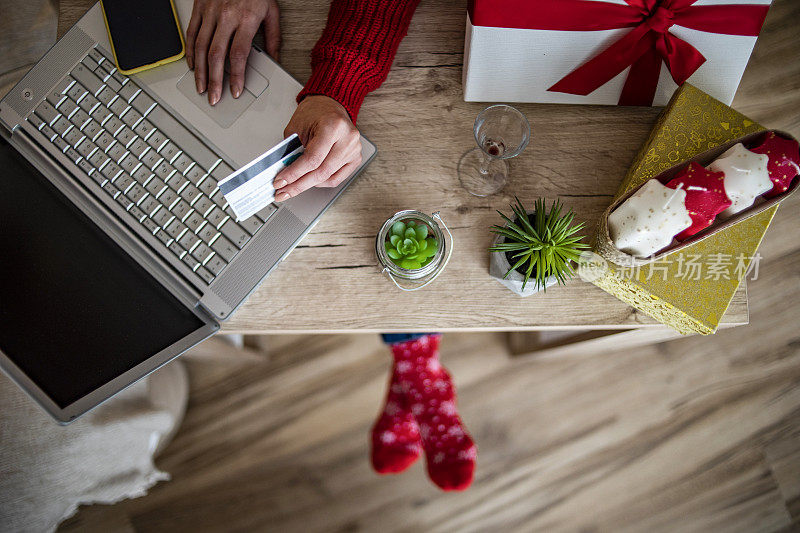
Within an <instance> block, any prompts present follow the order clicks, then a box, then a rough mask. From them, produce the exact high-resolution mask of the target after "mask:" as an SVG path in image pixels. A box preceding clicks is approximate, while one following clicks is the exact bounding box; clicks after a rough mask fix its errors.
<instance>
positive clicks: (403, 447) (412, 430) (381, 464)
mask: <svg viewBox="0 0 800 533" xmlns="http://www.w3.org/2000/svg"><path fill="white" fill-rule="evenodd" d="M421 453H422V442H421V438H420V435H419V426H417V422H416V420H414V416H413V415H412V414H411V411H410V408H409V405H408V403H407V402H406V398H405V393H404V392H403V388H402V386H401V385H400V383H399V380H398V375H397V371H396V370H393V372H392V379H391V381H390V382H389V390H388V392H387V394H386V404H385V405H384V408H383V412H382V413H381V414H380V415H379V416H378V420H377V421H375V425H374V426H373V427H372V454H371V458H372V467H373V468H374V469H375V471H376V472H378V473H380V474H396V473H398V472H402V471H403V470H405V469H406V468H408V467H409V466H411V464H412V463H413V462H414V461H416V460H417V458H418V457H419V456H420V454H421Z"/></svg>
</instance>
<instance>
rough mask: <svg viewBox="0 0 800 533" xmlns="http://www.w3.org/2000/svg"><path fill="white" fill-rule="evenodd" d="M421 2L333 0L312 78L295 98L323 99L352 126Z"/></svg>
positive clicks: (315, 54) (314, 57) (313, 60)
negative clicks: (341, 108)
mask: <svg viewBox="0 0 800 533" xmlns="http://www.w3.org/2000/svg"><path fill="white" fill-rule="evenodd" d="M417 4H419V0H333V3H331V9H330V12H329V13H328V24H327V26H326V27H325V30H324V31H323V33H322V37H321V38H320V40H319V41H318V42H317V44H316V46H314V49H313V50H312V51H311V71H312V72H311V78H309V80H308V83H306V86H305V87H304V88H303V90H302V91H301V92H300V94H299V95H298V96H297V101H298V102H300V101H302V100H303V98H305V97H306V96H308V95H311V94H322V95H325V96H329V97H331V98H333V99H334V100H336V101H337V102H339V103H340V104H342V105H343V106H344V108H345V109H347V112H348V113H349V114H350V117H351V118H352V119H353V122H355V121H356V118H357V116H358V110H359V109H360V107H361V103H362V102H363V101H364V97H365V96H366V95H367V93H368V92H370V91H374V90H375V89H377V88H378V87H380V85H381V84H382V83H383V82H384V80H386V76H387V75H388V74H389V69H390V68H391V66H392V61H393V60H394V56H395V53H396V52H397V48H398V46H400V41H401V40H402V39H403V37H405V35H406V33H407V32H408V25H409V23H410V22H411V17H412V15H413V14H414V10H415V9H416V8H417Z"/></svg>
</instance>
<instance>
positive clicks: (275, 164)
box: [217, 134, 303, 222]
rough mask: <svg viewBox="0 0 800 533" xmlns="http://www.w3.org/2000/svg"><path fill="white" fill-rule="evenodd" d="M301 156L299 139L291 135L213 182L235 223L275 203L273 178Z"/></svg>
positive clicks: (301, 150)
mask: <svg viewBox="0 0 800 533" xmlns="http://www.w3.org/2000/svg"><path fill="white" fill-rule="evenodd" d="M302 153H303V145H302V143H301V142H300V138H299V137H298V136H297V135H296V134H295V135H291V136H289V137H287V138H286V139H284V140H283V142H281V143H280V144H279V145H277V146H275V147H274V148H271V149H270V150H268V151H267V152H265V153H264V154H262V155H260V156H258V157H257V158H255V159H253V160H252V161H250V162H249V163H247V164H246V165H245V166H243V167H242V168H240V169H239V170H237V171H236V172H234V173H233V174H231V175H230V176H228V177H227V178H224V179H222V180H220V182H219V183H217V186H218V187H219V190H220V191H222V194H223V196H225V199H226V200H227V201H228V203H229V204H230V206H231V209H233V212H234V213H235V214H236V220H237V222H239V221H242V220H245V219H248V218H250V217H251V216H253V215H254V214H256V213H258V212H259V211H261V210H262V209H264V208H265V207H267V206H268V205H269V204H271V203H272V202H274V201H275V187H273V186H272V182H273V180H274V179H275V176H277V175H278V172H280V171H281V170H283V169H284V168H286V167H287V166H289V165H290V164H291V163H292V162H293V161H294V160H295V159H297V158H298V157H300V154H302Z"/></svg>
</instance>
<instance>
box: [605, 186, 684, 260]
mask: <svg viewBox="0 0 800 533" xmlns="http://www.w3.org/2000/svg"><path fill="white" fill-rule="evenodd" d="M685 198H686V191H684V190H683V189H681V188H678V189H670V188H669V187H666V186H665V185H663V184H662V183H661V182H659V181H658V180H654V179H651V180H649V181H647V182H646V183H645V184H644V185H642V187H641V188H640V189H639V190H638V191H636V192H635V193H634V194H633V195H631V197H630V198H628V199H627V200H625V201H624V202H623V203H622V205H620V206H619V207H617V208H616V209H615V210H614V211H613V212H612V213H611V214H610V215H609V216H608V229H609V233H610V234H611V239H612V240H613V241H614V245H615V246H616V247H617V248H619V249H620V250H622V251H623V252H625V253H629V254H631V255H634V256H637V257H649V256H651V255H653V254H654V253H656V252H658V251H659V250H661V249H662V248H665V247H667V246H669V244H670V243H671V242H672V239H673V238H674V237H675V235H677V234H678V233H680V232H681V231H683V230H685V229H686V228H688V227H689V226H691V225H692V219H691V217H689V211H688V210H687V209H686V206H685V205H684V199H685Z"/></svg>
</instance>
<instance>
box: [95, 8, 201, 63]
mask: <svg viewBox="0 0 800 533" xmlns="http://www.w3.org/2000/svg"><path fill="white" fill-rule="evenodd" d="M169 5H170V7H171V8H172V16H173V18H174V19H175V26H176V27H177V28H178V35H180V37H181V51H180V52H179V53H177V54H175V55H174V56H172V57H167V58H164V59H159V60H158V61H156V62H155V63H150V64H149V65H142V66H141V67H136V68H133V69H130V70H124V69H122V68H121V67H120V66H119V60H118V59H117V51H116V50H115V49H114V38H113V37H111V28H109V27H108V18H106V8H105V5H103V0H100V7H101V8H102V9H101V11H102V12H103V22H105V24H106V33H108V41H109V42H110V43H111V53H112V54H114V64H115V65H117V70H119V71H120V72H121V73H122V74H125V75H126V76H130V75H131V74H136V73H137V72H141V71H143V70H147V69H149V68H153V67H158V66H161V65H166V64H167V63H172V62H173V61H177V60H179V59H180V58H182V57H183V56H185V55H186V41H185V40H184V38H183V29H182V28H181V23H180V21H179V20H178V11H177V10H176V9H175V3H174V2H173V1H172V0H169Z"/></svg>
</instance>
